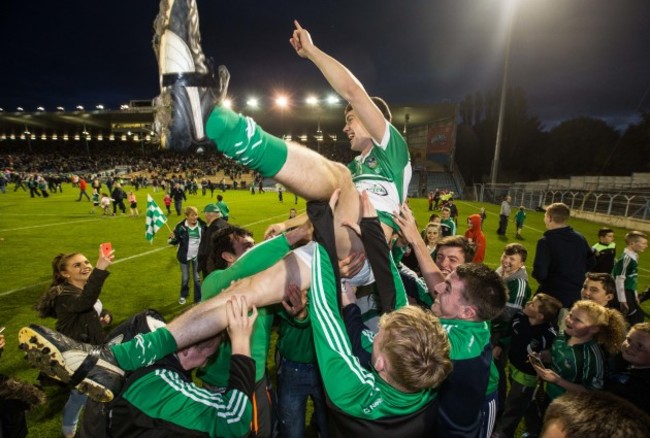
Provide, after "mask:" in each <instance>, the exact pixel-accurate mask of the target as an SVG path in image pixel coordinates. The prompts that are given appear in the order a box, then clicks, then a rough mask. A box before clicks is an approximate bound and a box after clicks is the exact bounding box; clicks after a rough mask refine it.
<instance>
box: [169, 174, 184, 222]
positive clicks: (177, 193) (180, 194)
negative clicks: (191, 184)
mask: <svg viewBox="0 0 650 438" xmlns="http://www.w3.org/2000/svg"><path fill="white" fill-rule="evenodd" d="M169 196H171V198H172V200H173V201H174V208H175V209H176V215H177V216H180V215H181V210H182V209H183V201H187V196H185V190H184V189H183V187H181V183H179V182H177V183H176V184H174V187H172V188H171V190H170V191H169Z"/></svg>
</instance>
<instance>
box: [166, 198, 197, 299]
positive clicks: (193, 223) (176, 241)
mask: <svg viewBox="0 0 650 438" xmlns="http://www.w3.org/2000/svg"><path fill="white" fill-rule="evenodd" d="M205 227H206V225H205V222H203V219H200V218H199V211H198V210H197V209H196V207H187V208H186V209H185V219H184V220H182V221H180V222H179V223H178V224H176V226H175V227H174V231H172V232H171V233H170V234H169V239H168V240H167V243H169V244H170V245H178V250H177V251H176V258H177V259H178V262H179V263H180V266H181V292H180V298H179V299H178V304H185V303H186V302H187V296H188V294H189V290H190V287H189V285H190V270H191V271H192V278H193V283H194V302H195V303H198V302H199V301H201V277H200V275H199V269H198V262H197V260H196V258H197V256H198V253H199V245H200V243H201V238H202V236H203V233H204V232H205Z"/></svg>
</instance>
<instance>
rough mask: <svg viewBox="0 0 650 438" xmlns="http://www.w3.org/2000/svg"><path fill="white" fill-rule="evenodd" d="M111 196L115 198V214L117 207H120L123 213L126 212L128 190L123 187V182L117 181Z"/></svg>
mask: <svg viewBox="0 0 650 438" xmlns="http://www.w3.org/2000/svg"><path fill="white" fill-rule="evenodd" d="M111 198H112V199H113V216H115V213H117V207H119V208H120V211H121V212H122V214H126V206H125V205H124V200H125V199H126V198H127V195H126V192H125V191H124V189H122V184H120V183H115V186H114V187H113V191H112V192H111Z"/></svg>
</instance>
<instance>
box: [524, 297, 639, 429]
mask: <svg viewBox="0 0 650 438" xmlns="http://www.w3.org/2000/svg"><path fill="white" fill-rule="evenodd" d="M625 331H626V324H625V319H624V318H623V316H622V315H621V313H620V312H618V311H617V310H613V309H608V308H606V307H603V306H601V305H600V304H596V303H594V302H592V301H584V300H583V301H577V302H576V303H575V304H574V305H573V306H572V308H571V311H570V312H569V314H568V315H567V317H566V318H565V324H564V330H563V331H562V330H561V331H560V333H559V334H558V336H557V337H556V338H555V340H554V341H553V345H552V347H551V367H550V368H546V367H545V366H543V365H541V364H540V363H539V362H540V361H537V363H533V367H534V368H535V371H536V372H537V376H538V377H539V378H541V379H542V380H544V381H545V382H547V383H546V387H545V392H544V397H543V399H542V401H541V406H540V409H541V413H542V416H543V413H544V411H545V410H546V407H548V405H549V403H550V402H551V401H553V400H554V399H556V398H557V397H559V396H561V395H562V394H564V393H566V392H571V393H581V392H586V391H588V390H600V389H603V384H604V377H605V376H604V368H605V358H604V354H603V350H601V347H602V348H603V349H604V350H605V351H607V352H608V353H610V354H614V353H616V352H617V351H618V350H619V348H620V346H621V344H622V343H623V340H624V339H625ZM537 358H540V356H539V355H537ZM540 420H541V419H540ZM531 429H532V430H531ZM531 429H529V431H531V432H533V433H536V432H537V431H538V430H539V427H538V426H536V427H533V428H531Z"/></svg>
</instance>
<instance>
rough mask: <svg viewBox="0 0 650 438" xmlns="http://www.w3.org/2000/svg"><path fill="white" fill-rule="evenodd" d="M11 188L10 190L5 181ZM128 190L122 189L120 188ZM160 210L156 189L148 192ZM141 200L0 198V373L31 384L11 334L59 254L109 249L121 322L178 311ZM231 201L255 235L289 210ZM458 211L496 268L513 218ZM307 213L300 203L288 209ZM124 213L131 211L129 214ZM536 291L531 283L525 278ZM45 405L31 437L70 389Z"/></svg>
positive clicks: (35, 414)
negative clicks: (106, 245)
mask: <svg viewBox="0 0 650 438" xmlns="http://www.w3.org/2000/svg"><path fill="white" fill-rule="evenodd" d="M10 188H11V189H13V187H12V186H10ZM127 190H128V188H127ZM150 193H151V194H152V196H153V197H154V199H155V200H156V201H157V202H158V204H159V205H160V206H161V207H162V208H163V209H164V205H163V203H162V197H163V196H162V194H161V192H158V193H153V192H150ZM136 194H137V196H138V204H139V206H140V213H141V214H140V217H139V218H131V217H128V216H120V215H119V213H118V216H116V217H112V218H111V217H108V218H102V216H101V214H94V215H93V214H90V213H89V211H90V208H91V203H89V202H87V201H86V200H85V199H84V200H83V201H81V202H75V199H76V198H77V196H78V191H77V190H76V189H73V188H72V187H71V186H70V185H69V184H65V185H64V193H62V194H54V195H51V196H50V197H49V198H48V199H41V198H33V199H32V198H30V197H29V195H28V194H27V193H25V192H23V191H22V190H21V191H18V192H13V190H10V191H8V192H7V194H5V195H2V194H0V260H1V261H2V271H1V272H2V273H1V274H0V279H1V281H0V300H1V303H2V305H1V306H0V325H4V326H6V327H7V330H6V331H5V337H6V340H7V345H6V347H5V352H4V354H3V356H2V359H1V360H0V372H2V373H4V374H8V375H11V376H14V377H18V378H21V379H24V380H26V381H29V382H35V381H36V376H37V374H38V373H37V371H36V370H34V369H31V368H30V367H29V366H28V365H27V363H26V362H25V361H24V360H23V358H22V356H23V355H22V353H21V352H20V350H18V348H17V337H16V335H17V333H18V330H19V329H20V327H22V326H24V325H27V324H29V323H31V322H37V323H40V324H44V325H47V326H49V327H53V326H54V320H53V319H47V320H39V318H38V317H37V316H36V313H35V311H34V310H33V309H32V306H33V305H34V303H35V302H36V300H37V299H38V297H39V296H40V295H41V294H42V293H43V292H44V291H45V290H46V289H47V287H48V285H49V283H50V280H51V275H52V274H51V266H50V262H51V260H52V259H53V257H54V256H55V255H56V254H58V253H60V252H64V253H66V252H81V253H83V254H85V255H86V256H87V257H88V258H89V260H91V262H93V263H94V262H95V261H96V260H97V254H98V251H99V244H100V243H101V242H106V241H110V242H111V243H112V244H113V248H114V249H115V254H116V261H115V263H114V265H113V266H112V267H111V268H110V272H111V276H110V277H109V278H108V280H107V281H106V283H105V285H104V288H103V290H102V294H101V300H102V302H103V303H104V306H105V307H106V308H107V309H110V310H111V311H112V312H113V314H114V317H115V322H116V323H117V322H119V321H121V320H123V319H125V318H127V317H129V316H130V315H132V314H134V313H136V312H139V311H141V310H143V309H145V308H155V309H157V310H159V311H160V312H162V313H163V314H164V315H165V316H166V317H167V318H168V319H172V318H173V317H174V316H175V315H176V314H177V313H178V312H179V311H180V310H181V306H179V305H178V296H179V287H180V269H179V267H178V263H177V261H176V258H175V250H174V248H173V247H171V246H170V245H167V243H166V241H167V235H168V234H169V230H167V229H166V228H163V229H162V230H161V231H160V232H159V233H158V235H157V236H156V238H155V239H154V242H153V244H152V245H150V244H149V243H148V242H147V241H146V240H145V238H144V221H145V219H144V211H145V208H146V194H147V190H144V189H141V190H140V191H138V192H136ZM224 197H225V200H226V202H227V203H228V205H229V207H230V210H231V216H230V221H231V223H234V224H237V225H240V226H244V227H246V228H249V229H250V230H252V231H253V233H254V235H255V237H256V238H257V239H261V238H262V235H263V232H264V229H265V228H266V227H267V226H268V225H269V224H271V223H274V222H279V221H281V220H284V219H286V218H287V217H288V212H289V209H290V208H292V207H294V204H293V196H292V195H291V194H289V193H285V196H284V199H285V202H284V203H280V202H279V201H278V198H277V195H276V194H275V193H273V192H269V193H265V194H261V195H260V194H256V195H254V196H253V195H251V194H250V193H249V192H247V191H228V192H226V193H225V194H224ZM208 202H210V198H209V194H208V196H206V197H203V196H201V195H200V194H199V195H197V196H189V197H188V201H187V202H186V203H185V204H184V205H186V206H188V205H194V206H196V207H198V208H199V210H202V209H203V207H204V206H205V204H207V203H208ZM410 205H411V207H412V209H413V210H414V212H415V214H416V217H417V220H418V224H420V225H421V226H424V224H425V223H426V220H427V218H428V216H429V212H428V211H427V204H426V200H425V199H412V200H411V201H410ZM457 205H458V208H459V211H460V221H459V222H460V227H459V233H462V232H464V231H465V226H464V224H465V218H466V217H467V216H468V215H469V214H472V213H476V212H478V209H479V208H480V207H481V206H484V207H486V209H487V211H488V218H487V221H486V223H485V226H484V231H485V234H486V236H487V242H488V243H487V251H486V263H487V264H488V265H489V266H491V267H496V266H497V263H498V260H499V257H500V256H501V252H502V249H503V246H504V245H505V244H506V243H507V242H508V241H510V242H512V241H515V240H514V238H512V236H513V235H514V224H513V223H511V224H510V225H509V229H508V236H509V238H510V239H509V240H508V239H505V238H502V237H500V236H497V234H496V228H497V222H498V210H499V207H498V206H497V205H490V204H479V203H467V202H463V201H458V202H457ZM295 207H297V209H298V210H299V211H304V209H305V202H304V201H303V200H302V199H301V200H299V202H298V205H297V206H295ZM127 212H128V210H127ZM180 219H181V217H178V216H176V214H175V213H173V214H172V216H170V218H169V225H170V227H171V228H173V227H174V225H175V224H176V223H177V222H178V221H179V220H180ZM572 225H573V226H574V228H576V229H577V230H579V231H580V232H582V233H583V234H584V235H585V236H587V239H588V240H589V242H590V243H593V242H594V241H595V236H596V235H597V230H598V228H599V227H600V225H599V224H595V223H590V222H586V221H581V220H572ZM543 231H544V224H543V221H542V215H541V213H537V212H531V211H529V212H528V219H527V221H526V224H525V229H524V232H523V235H524V240H522V241H521V243H523V244H524V245H526V247H527V248H528V251H529V261H528V263H527V265H528V266H529V267H530V266H532V261H533V260H534V256H535V254H534V253H535V243H536V241H537V239H538V238H539V237H540V236H541V235H542V233H543ZM624 234H625V230H622V229H616V236H617V244H618V249H619V253H620V251H621V250H622V248H623V247H624V243H623V235H624ZM640 261H641V263H640V273H639V274H640V275H639V290H644V289H645V288H647V287H648V285H649V284H650V257H648V256H641V260H640ZM532 283H533V285H532V287H533V290H534V289H535V288H536V287H537V285H536V284H535V282H534V280H533V281H532ZM46 390H47V394H48V397H49V401H48V404H47V405H46V406H43V407H39V408H36V409H34V410H33V411H32V412H30V414H29V416H28V421H29V428H30V437H57V436H60V427H61V419H60V417H61V415H60V413H61V410H62V408H63V404H64V403H65V400H66V397H67V393H66V392H65V391H64V390H62V389H60V388H57V387H49V386H48V387H47V388H46Z"/></svg>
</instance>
